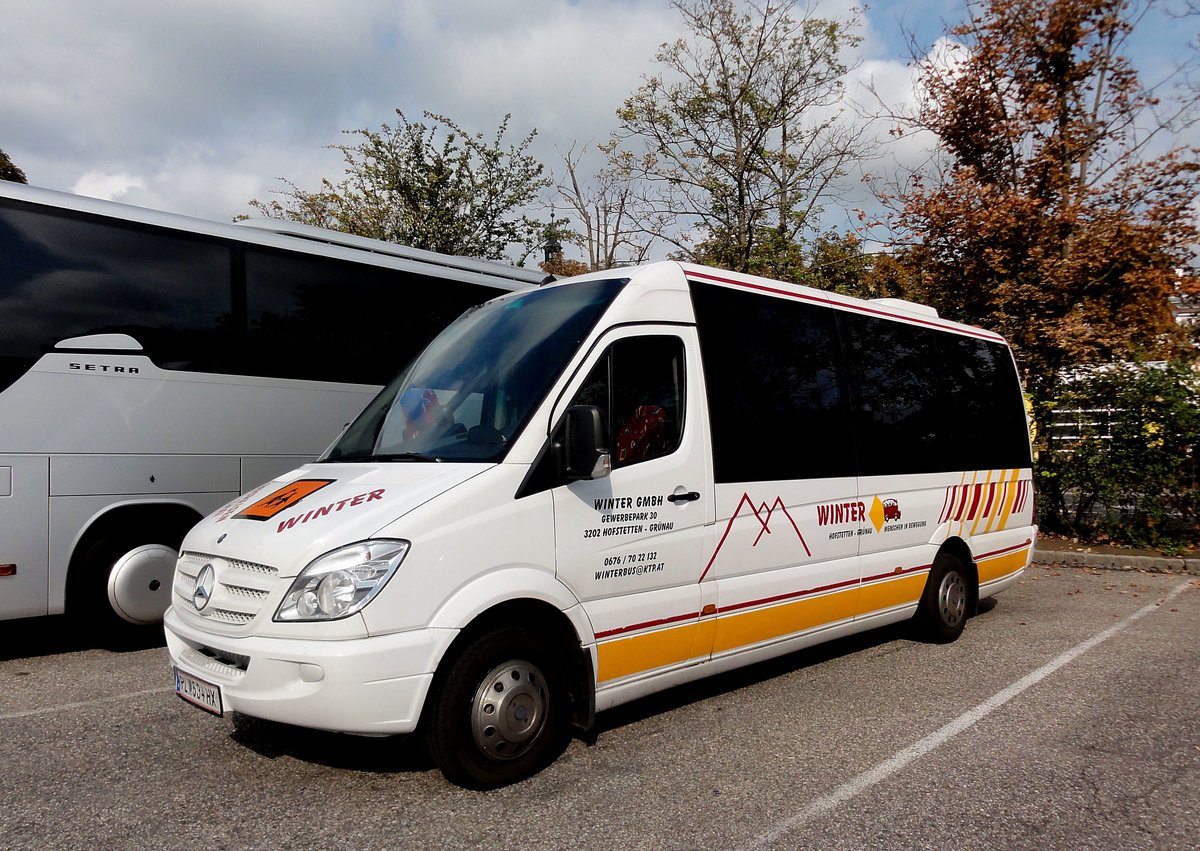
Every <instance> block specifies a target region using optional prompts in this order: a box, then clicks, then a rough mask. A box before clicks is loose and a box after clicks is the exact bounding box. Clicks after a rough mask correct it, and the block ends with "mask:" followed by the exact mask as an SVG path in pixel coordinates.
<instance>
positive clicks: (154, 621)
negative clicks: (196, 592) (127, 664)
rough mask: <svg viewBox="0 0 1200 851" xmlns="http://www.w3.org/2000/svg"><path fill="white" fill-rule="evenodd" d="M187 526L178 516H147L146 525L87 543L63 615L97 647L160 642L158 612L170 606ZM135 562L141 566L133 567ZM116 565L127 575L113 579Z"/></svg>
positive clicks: (118, 530) (115, 531) (117, 530)
mask: <svg viewBox="0 0 1200 851" xmlns="http://www.w3.org/2000/svg"><path fill="white" fill-rule="evenodd" d="M190 528H191V524H190V523H188V522H186V521H184V520H183V519H181V518H170V519H169V520H168V519H163V518H158V517H153V516H151V517H149V518H147V519H146V521H145V525H141V524H139V525H138V526H137V527H133V526H129V525H124V526H118V527H115V528H112V529H109V530H107V531H105V532H104V533H102V534H101V535H100V536H99V537H97V538H96V539H95V540H93V541H92V542H91V544H89V545H87V547H86V549H85V550H84V551H83V552H82V554H81V556H80V559H79V562H78V564H77V566H76V570H77V573H75V574H73V575H72V577H71V580H70V586H69V594H68V598H67V614H68V615H69V616H70V617H71V618H72V620H73V621H74V622H75V624H76V625H77V626H78V628H81V629H84V630H86V631H87V632H89V633H90V634H91V636H90V637H91V640H92V641H95V642H97V643H100V644H115V645H123V644H129V643H144V642H146V641H153V640H157V639H160V638H161V637H162V612H164V611H166V608H167V606H168V605H170V603H171V582H172V579H171V572H172V571H173V569H174V564H173V561H174V559H175V558H177V557H178V552H179V545H180V544H181V543H183V537H184V535H186V534H187V531H188V529H190ZM137 559H140V560H141V564H140V566H137V565H136V563H135V566H133V567H131V566H130V565H131V560H137ZM119 565H120V566H121V567H122V570H123V571H125V572H123V573H122V574H118V575H117V576H114V569H116V568H117V567H118V566H119ZM114 585H116V586H117V587H116V588H114V587H113V586H114ZM131 589H136V590H135V591H134V593H135V596H136V599H134V600H130V599H129V598H128V595H129V593H130V591H131ZM155 613H157V614H155Z"/></svg>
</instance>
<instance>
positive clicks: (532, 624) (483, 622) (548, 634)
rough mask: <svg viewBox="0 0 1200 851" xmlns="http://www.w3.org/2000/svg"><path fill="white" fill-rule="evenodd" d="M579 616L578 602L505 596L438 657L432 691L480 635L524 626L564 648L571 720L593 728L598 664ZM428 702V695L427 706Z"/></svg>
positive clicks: (579, 726) (582, 728) (470, 623)
mask: <svg viewBox="0 0 1200 851" xmlns="http://www.w3.org/2000/svg"><path fill="white" fill-rule="evenodd" d="M572 614H574V615H575V618H572V616H571V615H572ZM578 618H583V615H582V612H581V609H580V607H579V606H578V605H575V606H573V607H571V608H569V609H567V610H564V609H561V608H559V606H558V605H555V604H553V603H551V602H550V601H548V600H546V599H544V598H538V597H530V596H525V597H515V598H512V599H508V600H504V601H503V602H499V603H495V604H494V605H491V606H489V607H487V608H484V609H482V610H481V611H478V612H476V613H475V614H474V615H473V616H472V617H471V618H470V620H469V621H468V622H467V623H466V625H465V626H464V627H462V629H460V630H459V632H458V635H457V636H455V638H454V640H453V641H452V642H451V643H450V645H449V646H448V647H447V648H446V650H445V652H444V653H443V654H442V656H441V658H440V659H439V660H438V661H437V667H436V668H435V670H434V676H433V682H432V683H431V684H430V689H429V691H430V694H433V693H434V692H435V691H436V690H437V689H439V688H440V687H441V685H442V683H443V682H444V678H445V676H446V675H447V672H448V671H449V669H450V668H451V666H452V664H453V661H454V659H455V658H457V656H458V654H459V653H461V652H462V650H463V648H465V647H467V646H468V645H470V644H471V643H472V642H474V641H475V640H476V639H477V638H478V637H479V636H481V635H484V634H486V633H488V632H491V631H494V630H497V629H501V628H504V627H511V626H516V627H521V628H524V629H528V630H530V631H532V632H534V633H536V634H537V635H539V636H541V637H542V638H543V640H545V641H546V642H547V645H548V646H551V647H555V648H559V649H560V650H561V659H562V661H563V664H564V667H565V671H566V678H567V691H568V696H569V700H570V720H571V723H572V725H573V726H574V727H576V728H577V729H578V730H580V731H584V732H586V731H588V730H590V729H591V727H592V725H593V723H594V720H595V715H596V689H595V683H596V677H595V666H594V662H593V660H592V655H591V653H590V652H589V650H588V649H587V647H586V646H585V645H584V643H583V639H582V638H581V635H580V630H579V628H578V625H577V624H576V622H575V620H576V619H578ZM589 632H590V630H589ZM428 705H429V700H428V699H427V700H426V701H425V706H426V707H428ZM422 714H424V711H423V713H422Z"/></svg>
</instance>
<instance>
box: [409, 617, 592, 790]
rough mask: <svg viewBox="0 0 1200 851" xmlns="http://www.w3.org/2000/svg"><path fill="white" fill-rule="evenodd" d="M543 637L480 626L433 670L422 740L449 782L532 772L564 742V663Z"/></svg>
mask: <svg viewBox="0 0 1200 851" xmlns="http://www.w3.org/2000/svg"><path fill="white" fill-rule="evenodd" d="M547 644H548V642H546V641H545V640H542V639H541V638H540V637H539V636H538V635H537V634H536V633H535V632H533V631H531V630H528V629H525V628H523V627H502V628H499V629H495V630H491V631H488V632H484V633H482V634H480V635H478V636H477V637H475V638H474V639H473V640H471V641H470V642H469V643H468V644H467V645H466V646H464V647H463V649H462V651H461V652H459V653H458V655H457V656H456V657H455V658H454V659H453V661H451V663H450V667H449V669H447V670H446V671H445V672H444V676H439V683H438V685H437V686H436V687H435V690H434V692H433V695H432V697H431V703H430V706H429V709H430V713H429V717H428V719H427V720H428V725H427V728H426V742H427V744H428V747H429V752H430V755H431V756H432V757H433V759H434V761H435V762H436V763H437V765H438V767H439V768H440V769H441V770H442V773H443V774H444V775H446V778H447V779H448V780H450V781H451V782H452V783H457V784H458V785H460V786H465V787H467V788H470V789H495V788H497V787H500V786H506V785H508V784H510V783H514V782H516V781H518V780H522V779H524V778H526V777H529V776H531V775H533V774H536V773H537V772H538V771H540V770H541V769H543V768H545V767H546V766H547V765H549V764H550V763H551V762H553V761H554V760H555V759H556V758H557V757H558V755H559V754H560V753H562V751H563V750H564V749H565V747H566V745H567V742H568V739H569V728H568V718H569V706H568V698H567V688H566V676H565V669H564V665H563V663H562V661H561V659H560V658H558V657H557V656H556V654H554V653H553V652H551V651H550V650H549V649H548V647H547Z"/></svg>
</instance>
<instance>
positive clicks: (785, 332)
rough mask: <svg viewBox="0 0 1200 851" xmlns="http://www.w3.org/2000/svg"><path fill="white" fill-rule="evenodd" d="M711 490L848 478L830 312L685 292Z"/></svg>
mask: <svg viewBox="0 0 1200 851" xmlns="http://www.w3.org/2000/svg"><path fill="white" fill-rule="evenodd" d="M690 286H691V293H692V304H693V305H694V307H695V311H696V323H697V332H698V335H699V338H700V354H701V357H702V358H703V361H704V380H705V384H706V386H707V393H708V408H709V417H710V418H711V423H712V439H713V466H714V473H715V476H716V481H717V482H746V481H770V480H778V479H813V478H825V477H834V476H852V475H854V473H855V460H854V440H853V432H852V424H851V417H850V400H849V393H848V391H847V386H846V381H845V376H844V369H843V366H842V353H841V349H840V346H839V342H838V336H837V329H836V325H835V318H834V311H833V310H830V309H828V308H824V307H819V306H814V305H809V304H805V303H803V302H798V301H792V300H789V299H785V298H771V297H764V296H761V295H754V294H750V293H744V292H740V291H738V290H734V289H730V288H728V287H720V286H715V285H712V284H704V283H699V282H697V281H692V282H690Z"/></svg>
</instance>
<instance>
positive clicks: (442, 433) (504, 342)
mask: <svg viewBox="0 0 1200 851" xmlns="http://www.w3.org/2000/svg"><path fill="white" fill-rule="evenodd" d="M627 280H628V279H627V278H623V279H608V280H597V281H582V282H580V283H576V284H567V285H565V286H557V287H554V286H552V287H547V288H545V289H541V290H534V291H532V292H527V293H522V294H520V295H517V296H509V297H504V298H501V299H497V300H495V301H490V302H488V303H486V304H483V305H481V306H480V307H477V308H473V309H471V310H469V311H467V312H466V313H464V314H463V315H462V316H461V317H459V318H458V319H457V320H456V321H455V322H454V323H453V324H452V325H450V326H449V327H448V328H446V330H445V331H443V332H442V333H441V334H440V335H438V337H437V338H435V339H434V341H433V342H432V343H430V344H429V346H428V348H426V349H425V351H424V352H423V353H422V354H421V355H420V356H419V357H418V358H417V359H416V360H415V361H413V363H412V364H411V365H410V366H409V367H408V368H407V369H405V370H404V371H403V372H402V373H400V375H399V376H397V377H396V379H395V380H393V381H392V383H391V384H389V385H388V386H387V387H385V388H384V389H383V390H382V391H381V392H380V393H379V395H378V396H376V397H375V399H374V401H372V402H371V404H370V405H368V406H367V407H366V409H365V410H364V411H363V412H362V413H361V414H360V415H359V416H358V418H357V419H355V421H354V422H353V423H352V424H351V425H350V427H349V428H348V429H346V431H345V432H344V433H343V434H342V436H341V437H340V438H339V439H338V440H337V441H336V442H335V443H334V444H333V446H332V447H330V449H329V451H328V452H326V453H325V455H324V457H322V458H321V460H322V461H324V462H339V463H343V462H376V463H379V462H422V461H487V462H495V461H499V460H501V459H502V458H503V457H504V454H505V453H506V452H507V451H508V447H509V445H510V444H511V443H512V441H513V440H514V439H515V438H516V436H517V435H518V434H519V433H520V431H521V429H522V428H524V427H525V424H526V422H527V421H528V420H529V418H530V417H531V416H532V415H533V411H534V409H535V408H536V407H537V405H538V404H539V403H540V402H541V401H542V399H543V398H544V397H545V395H546V393H547V392H548V391H549V389H550V387H551V385H552V384H553V383H554V380H555V378H556V377H557V376H558V375H559V374H560V373H561V372H562V370H563V369H564V368H565V367H566V365H567V362H568V361H569V360H570V359H571V356H572V355H573V354H574V353H575V351H576V350H577V349H578V348H579V346H580V344H581V343H582V342H583V341H584V339H585V338H586V337H587V335H588V333H589V332H590V331H591V330H592V328H593V327H594V326H595V324H596V322H597V321H599V319H600V316H601V314H603V313H604V311H605V309H606V308H607V307H608V305H609V304H611V303H612V300H613V299H614V298H615V297H616V295H617V293H619V292H620V291H621V289H622V287H624V286H625V283H626V281H627Z"/></svg>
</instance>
